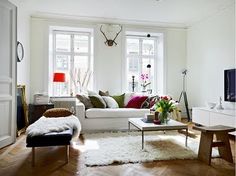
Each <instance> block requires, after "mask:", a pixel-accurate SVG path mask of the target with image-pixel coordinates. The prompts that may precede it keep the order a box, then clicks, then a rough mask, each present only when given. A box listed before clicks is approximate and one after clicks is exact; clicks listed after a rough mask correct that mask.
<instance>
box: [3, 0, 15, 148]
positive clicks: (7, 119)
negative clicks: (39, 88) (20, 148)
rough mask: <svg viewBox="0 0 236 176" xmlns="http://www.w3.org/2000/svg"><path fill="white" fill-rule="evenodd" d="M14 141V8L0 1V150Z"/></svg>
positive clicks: (8, 3)
mask: <svg viewBox="0 0 236 176" xmlns="http://www.w3.org/2000/svg"><path fill="white" fill-rule="evenodd" d="M15 139H16V6H14V5H13V4H11V3H10V2H8V1H7V0H3V1H2V0H1V1H0V148H2V147H4V146H6V145H9V144H11V143H13V142H15Z"/></svg>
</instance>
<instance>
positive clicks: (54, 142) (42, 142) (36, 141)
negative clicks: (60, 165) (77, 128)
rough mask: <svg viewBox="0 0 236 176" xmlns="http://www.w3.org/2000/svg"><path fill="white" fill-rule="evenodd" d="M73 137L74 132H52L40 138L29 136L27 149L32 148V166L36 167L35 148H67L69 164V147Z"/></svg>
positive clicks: (66, 158) (66, 155)
mask: <svg viewBox="0 0 236 176" xmlns="http://www.w3.org/2000/svg"><path fill="white" fill-rule="evenodd" d="M72 136H73V130H71V129H68V130H65V131H62V132H50V133H47V134H44V135H39V136H29V135H28V136H27V138H26V147H32V166H34V165H35V147H47V146H65V147H66V153H65V161H66V163H68V162H69V146H70V141H71V139H72Z"/></svg>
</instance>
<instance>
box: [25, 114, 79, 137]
mask: <svg viewBox="0 0 236 176" xmlns="http://www.w3.org/2000/svg"><path fill="white" fill-rule="evenodd" d="M68 129H73V137H78V136H79V134H80V130H81V125H80V121H79V119H78V118H77V117H76V116H74V115H71V116H68V117H59V118H58V117H57V118H53V117H51V118H46V117H44V116H42V117H41V118H40V119H38V120H37V121H36V122H34V123H33V124H31V125H30V126H28V128H27V129H26V134H27V135H29V136H39V135H44V134H47V133H50V132H62V131H65V130H68Z"/></svg>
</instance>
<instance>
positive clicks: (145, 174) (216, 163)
mask: <svg viewBox="0 0 236 176" xmlns="http://www.w3.org/2000/svg"><path fill="white" fill-rule="evenodd" d="M25 145H26V144H25V135H22V136H20V137H19V138H18V139H17V142H16V143H15V144H13V145H11V146H8V147H6V148H4V149H1V150H0V175H1V176H3V175H4V176H8V175H14V176H18V175H19V176H30V175H33V176H38V175H39V176H41V175H42V176H46V175H52V176H54V175H55V176H64V175H65V176H67V175H81V176H158V175H162V176H178V175H181V176H185V175H191V176H194V175H196V176H205V175H206V176H214V175H220V176H223V175H225V176H231V175H232V176H234V175H235V165H234V164H232V163H228V162H226V161H224V160H222V159H219V158H216V159H212V165H211V166H208V165H206V164H204V163H202V162H200V161H198V160H172V161H157V162H151V163H139V164H123V165H111V166H103V167H86V166H85V165H84V159H83V153H82V152H79V151H78V150H77V149H74V148H73V147H70V161H69V164H64V147H43V148H36V166H35V167H31V149H30V148H26V147H25ZM79 145H83V139H82V138H81V139H80V140H79ZM231 147H232V152H233V156H234V161H235V141H234V140H232V141H231Z"/></svg>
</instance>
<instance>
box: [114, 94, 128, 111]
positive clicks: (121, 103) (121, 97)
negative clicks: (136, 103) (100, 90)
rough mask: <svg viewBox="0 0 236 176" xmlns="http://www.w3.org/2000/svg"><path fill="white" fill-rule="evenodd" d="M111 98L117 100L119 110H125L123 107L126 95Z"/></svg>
mask: <svg viewBox="0 0 236 176" xmlns="http://www.w3.org/2000/svg"><path fill="white" fill-rule="evenodd" d="M111 97H112V98H114V99H115V100H116V102H117V103H118V105H119V108H123V107H124V100H125V94H121V95H113V96H111Z"/></svg>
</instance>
